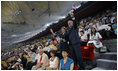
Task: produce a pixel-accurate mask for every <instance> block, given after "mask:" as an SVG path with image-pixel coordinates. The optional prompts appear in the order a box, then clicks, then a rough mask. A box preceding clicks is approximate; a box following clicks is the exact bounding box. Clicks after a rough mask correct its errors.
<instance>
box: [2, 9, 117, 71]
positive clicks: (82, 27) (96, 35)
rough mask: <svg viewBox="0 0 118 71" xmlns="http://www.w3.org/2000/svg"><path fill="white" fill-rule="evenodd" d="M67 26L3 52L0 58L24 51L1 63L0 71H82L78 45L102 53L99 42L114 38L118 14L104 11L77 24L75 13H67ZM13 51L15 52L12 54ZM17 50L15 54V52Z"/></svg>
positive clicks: (101, 44)
mask: <svg viewBox="0 0 118 71" xmlns="http://www.w3.org/2000/svg"><path fill="white" fill-rule="evenodd" d="M70 17H71V20H68V22H67V24H68V27H69V28H67V27H65V26H63V27H61V29H60V30H59V31H58V32H54V30H53V29H50V32H51V33H52V34H51V35H49V36H45V37H43V38H41V39H39V40H38V41H34V42H33V43H31V44H28V45H24V46H21V47H19V48H17V49H16V48H14V49H12V50H11V51H10V50H9V51H8V52H7V50H6V51H4V52H2V54H1V56H5V55H8V54H9V55H12V54H14V53H16V52H17V51H23V52H22V55H15V58H14V59H13V60H11V61H9V62H8V63H7V62H6V61H3V62H2V69H7V70H73V69H80V70H81V69H85V64H84V63H83V58H82V51H81V46H95V51H94V52H101V51H100V49H101V48H103V47H104V44H103V43H102V40H104V39H110V38H113V37H112V36H114V37H115V38H117V37H116V36H117V12H116V10H115V11H114V10H105V11H104V12H101V13H98V14H96V15H94V16H89V17H87V18H83V19H81V20H80V21H79V23H76V17H74V13H73V12H71V13H70ZM13 50H14V51H13ZM15 51H16V52H15Z"/></svg>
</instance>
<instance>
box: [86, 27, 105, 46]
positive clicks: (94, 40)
mask: <svg viewBox="0 0 118 71" xmlns="http://www.w3.org/2000/svg"><path fill="white" fill-rule="evenodd" d="M100 39H102V36H101V35H100V33H99V32H96V29H95V28H93V27H92V30H91V34H90V37H89V41H88V43H87V46H91V45H90V44H93V46H95V47H96V48H101V47H103V45H102V42H101V41H100Z"/></svg>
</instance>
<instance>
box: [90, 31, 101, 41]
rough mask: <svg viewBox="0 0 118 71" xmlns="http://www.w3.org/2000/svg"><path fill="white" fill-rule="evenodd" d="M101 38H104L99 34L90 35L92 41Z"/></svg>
mask: <svg viewBox="0 0 118 71" xmlns="http://www.w3.org/2000/svg"><path fill="white" fill-rule="evenodd" d="M99 38H102V36H101V35H100V33H99V32H96V34H95V35H91V34H90V40H94V39H99Z"/></svg>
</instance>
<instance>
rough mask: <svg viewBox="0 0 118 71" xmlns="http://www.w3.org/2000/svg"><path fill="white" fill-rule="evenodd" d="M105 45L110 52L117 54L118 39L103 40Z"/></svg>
mask: <svg viewBox="0 0 118 71" xmlns="http://www.w3.org/2000/svg"><path fill="white" fill-rule="evenodd" d="M103 45H104V46H106V47H107V48H108V51H110V52H117V39H110V40H103Z"/></svg>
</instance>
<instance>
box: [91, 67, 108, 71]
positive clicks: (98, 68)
mask: <svg viewBox="0 0 118 71" xmlns="http://www.w3.org/2000/svg"><path fill="white" fill-rule="evenodd" d="M92 70H107V69H105V68H101V67H96V68H93V69H92Z"/></svg>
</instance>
